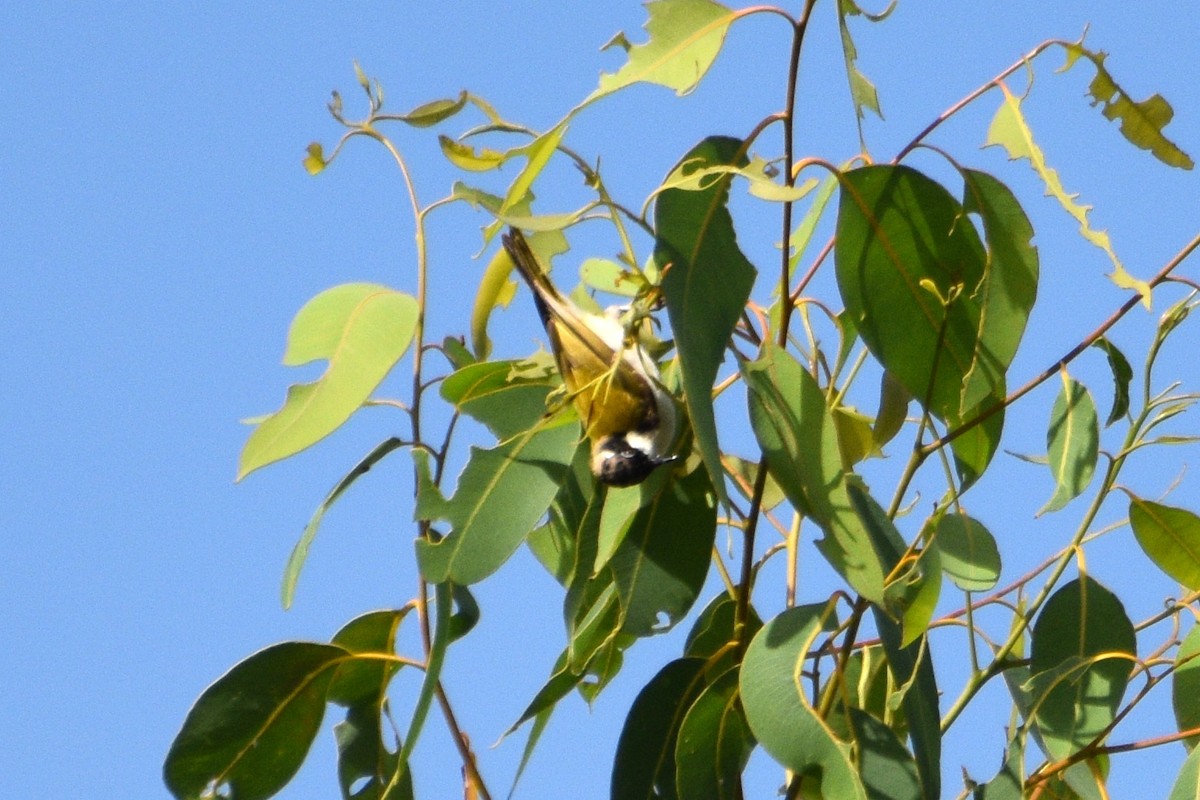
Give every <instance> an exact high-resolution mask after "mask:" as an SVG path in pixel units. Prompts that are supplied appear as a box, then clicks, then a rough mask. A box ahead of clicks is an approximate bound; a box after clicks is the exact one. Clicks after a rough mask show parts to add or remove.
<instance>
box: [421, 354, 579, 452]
mask: <svg viewBox="0 0 1200 800" xmlns="http://www.w3.org/2000/svg"><path fill="white" fill-rule="evenodd" d="M558 385H559V379H558V374H557V373H556V372H555V371H554V367H553V364H552V362H551V360H550V358H549V356H548V355H547V356H546V357H545V358H544V359H539V358H530V359H527V360H524V361H480V362H477V363H475V364H469V365H467V366H465V367H463V368H462V369H460V370H457V371H456V372H453V373H451V374H450V375H447V376H446V379H445V380H444V381H442V385H441V389H440V392H441V395H442V397H443V398H444V399H445V400H447V401H448V402H450V403H453V404H454V407H455V408H457V409H458V410H459V411H461V412H463V413H464V414H467V415H468V416H470V417H472V418H473V419H475V420H476V421H478V422H482V423H483V424H484V425H486V426H487V427H488V430H490V431H491V432H492V433H494V434H495V435H496V438H498V439H501V440H504V439H509V438H512V437H513V436H516V435H517V434H519V433H522V432H524V431H526V430H528V429H529V428H530V427H531V426H533V425H535V424H537V423H538V420H540V419H542V418H543V417H544V416H545V415H546V413H547V396H548V395H549V394H550V390H551V389H552V388H556V387H557V386H558ZM560 408H561V409H562V412H563V413H561V414H555V415H554V419H553V422H555V423H557V422H559V421H561V422H564V423H565V422H569V421H570V419H571V415H572V414H573V412H570V411H568V410H567V409H568V408H569V406H567V405H563V404H561V403H560ZM550 422H551V421H550V420H547V424H549V423H550Z"/></svg>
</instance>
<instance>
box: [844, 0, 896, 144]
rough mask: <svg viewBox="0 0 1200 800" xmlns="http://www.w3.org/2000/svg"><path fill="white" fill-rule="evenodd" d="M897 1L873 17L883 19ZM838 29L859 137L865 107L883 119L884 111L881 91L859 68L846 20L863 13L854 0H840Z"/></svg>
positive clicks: (855, 49) (856, 51)
mask: <svg viewBox="0 0 1200 800" xmlns="http://www.w3.org/2000/svg"><path fill="white" fill-rule="evenodd" d="M895 5H896V3H895V2H894V0H893V2H892V3H891V4H890V5H889V6H888V8H887V10H886V11H885V12H884V13H883V14H882V15H880V16H879V17H877V18H876V17H871V19H873V20H876V21H877V20H881V19H883V18H884V17H886V16H887V15H888V14H890V13H891V10H892V9H893V8H895ZM837 6H838V29H839V31H840V32H841V35H842V56H843V58H844V60H845V62H846V76H847V77H848V78H849V79H850V97H851V99H853V100H854V114H855V116H856V117H857V118H858V121H859V137H860V138H861V136H862V120H863V118H864V117H865V116H866V114H865V113H864V109H870V110H871V111H874V112H875V116H877V117H879V118H880V119H883V112H882V111H880V110H879V93H878V92H876V91H875V84H873V83H871V81H869V80H867V76H866V75H863V74H862V72H861V71H859V69H858V48H857V47H855V46H854V40H853V39H852V38H851V37H850V26H849V25H848V24H847V22H846V20H847V18H848V17H851V16H858V15H860V14H862V13H863V12H862V9H860V8H859V7H858V4H857V3H856V2H854V0H838V4H837Z"/></svg>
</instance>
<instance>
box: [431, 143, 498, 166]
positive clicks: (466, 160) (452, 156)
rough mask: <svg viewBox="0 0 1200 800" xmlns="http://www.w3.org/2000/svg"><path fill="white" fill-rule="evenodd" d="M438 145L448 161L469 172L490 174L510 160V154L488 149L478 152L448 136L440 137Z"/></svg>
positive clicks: (483, 148)
mask: <svg viewBox="0 0 1200 800" xmlns="http://www.w3.org/2000/svg"><path fill="white" fill-rule="evenodd" d="M438 144H439V145H441V146H442V155H444V156H445V157H446V160H447V161H449V162H450V163H451V164H453V165H454V166H456V167H458V168H459V169H463V170H466V171H467V172H490V171H491V170H494V169H496V168H497V167H499V166H500V165H501V164H503V163H504V162H505V160H506V159H507V158H508V153H502V152H500V151H499V150H491V149H489V148H486V147H481V148H479V149H478V150H476V149H475V148H474V147H471V145H469V144H463V143H462V142H456V141H454V140H453V139H451V138H450V137H449V136H446V135H441V136H439V137H438Z"/></svg>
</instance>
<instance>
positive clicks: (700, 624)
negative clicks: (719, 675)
mask: <svg viewBox="0 0 1200 800" xmlns="http://www.w3.org/2000/svg"><path fill="white" fill-rule="evenodd" d="M736 620H737V600H735V599H734V598H732V597H730V596H729V594H728V593H721V594H719V595H717V596H716V597H714V598H713V599H712V600H711V601H710V602H709V604H708V605H707V606H705V607H704V610H703V611H701V612H700V615H699V616H698V617H696V622H695V623H694V624H693V625H692V629H691V630H690V631H688V637H687V642H686V644H685V645H684V647H683V654H684V655H685V656H693V657H695V658H704V659H709V660H710V661H711V660H712V658H713V657H714V656H716V655H717V654H718V653H720V652H721V651H725V652H726V653H728V655H729V656H730V658H731V661H730V663H731V664H732V657H733V655H734V653H733V648H732V647H730V645H732V644H733V643H734V642H735V641H736V637H737V634H736V630H735V623H736ZM762 624H763V623H762V619H761V618H760V617H759V616H758V612H757V611H755V610H754V606H750V608H749V619H747V620H746V628H747V633H748V634H749V636H751V637H752V636H754V634H756V633H758V631H759V629H761V628H762ZM714 663H720V662H714ZM713 669H714V667H713V666H712V665H711V664H710V666H709V670H710V671H712V670H713Z"/></svg>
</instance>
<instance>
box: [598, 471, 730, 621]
mask: <svg viewBox="0 0 1200 800" xmlns="http://www.w3.org/2000/svg"><path fill="white" fill-rule="evenodd" d="M670 477H671V480H670V481H668V482H667V484H666V485H665V486H664V487H663V489H662V491H660V492H659V493H658V495H657V496H656V497H655V499H654V502H652V503H650V504H648V505H645V506H642V507H641V508H640V509H638V512H637V514H636V515H635V517H634V519H633V521H632V522H631V523H630V525H629V529H628V532H627V533H626V535H625V537H624V539H623V540H622V541H621V545H620V547H618V548H617V551H616V552H615V553H614V554H613V557H612V559H611V560H610V562H609V567H610V568H611V569H612V574H613V579H614V581H615V583H616V586H617V592H618V595H619V597H620V601H621V609H622V613H623V618H624V619H623V625H622V630H623V631H625V632H626V633H631V634H633V635H635V636H648V635H650V634H655V633H663V632H664V631H667V630H669V629H670V628H671V627H672V626H674V624H675V623H676V622H678V621H679V620H680V619H681V618H682V617H683V615H684V614H686V613H687V612H688V610H689V609H690V608H691V607H692V604H693V603H694V602H695V601H696V598H697V597H698V596H699V594H700V590H701V589H702V588H703V587H704V579H705V578H706V577H707V575H708V569H709V564H710V563H711V561H712V548H713V540H714V538H715V537H716V531H717V508H716V503H715V502H714V500H713V492H712V484H711V482H710V481H709V479H708V473H707V472H705V471H704V470H703V469H702V468H700V467H699V466H697V468H696V469H694V470H693V471H692V472H690V473H689V474H687V475H685V476H683V477H682V478H678V479H676V478H675V477H674V475H673V474H672V475H671V476H670Z"/></svg>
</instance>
